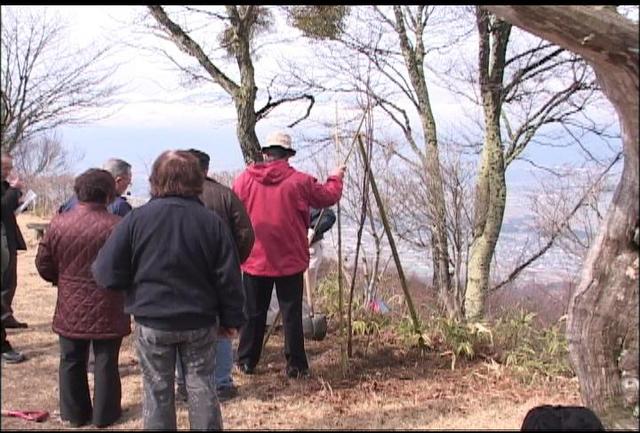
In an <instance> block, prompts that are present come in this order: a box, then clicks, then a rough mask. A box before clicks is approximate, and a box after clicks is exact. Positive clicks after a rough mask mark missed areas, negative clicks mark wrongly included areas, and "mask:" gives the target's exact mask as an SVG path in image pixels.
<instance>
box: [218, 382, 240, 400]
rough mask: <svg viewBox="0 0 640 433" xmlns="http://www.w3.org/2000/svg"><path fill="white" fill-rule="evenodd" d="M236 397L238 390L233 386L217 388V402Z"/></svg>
mask: <svg viewBox="0 0 640 433" xmlns="http://www.w3.org/2000/svg"><path fill="white" fill-rule="evenodd" d="M237 395H238V388H236V386H235V385H231V386H223V387H222V388H218V400H219V401H227V400H231V399H232V398H234V397H237Z"/></svg>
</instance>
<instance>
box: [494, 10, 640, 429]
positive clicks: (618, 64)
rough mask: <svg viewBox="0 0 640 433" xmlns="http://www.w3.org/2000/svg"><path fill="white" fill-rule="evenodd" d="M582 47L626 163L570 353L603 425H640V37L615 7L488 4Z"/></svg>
mask: <svg viewBox="0 0 640 433" xmlns="http://www.w3.org/2000/svg"><path fill="white" fill-rule="evenodd" d="M483 8H486V9H487V10H489V11H491V12H492V13H495V14H496V15H498V16H499V17H501V18H502V19H505V20H507V21H509V22H511V23H513V24H514V25H517V26H519V27H521V28H523V29H525V30H527V31H530V32H532V33H534V34H536V35H537V36H539V37H541V38H544V39H547V40H549V41H551V42H553V43H555V44H558V45H559V46H561V47H564V48H566V49H568V50H571V51H573V52H575V53H576V54H579V55H580V56H582V57H584V59H585V60H586V61H587V62H588V63H589V64H590V65H591V66H592V67H593V69H594V71H595V73H596V76H597V79H598V82H599V83H600V85H601V87H602V88H603V90H604V93H605V94H606V95H607V97H608V98H609V100H610V101H611V102H612V104H613V106H614V107H615V109H616V112H617V113H618V119H619V121H620V127H621V131H622V136H623V154H624V167H623V170H622V175H621V178H620V182H619V183H618V186H617V188H616V191H615V193H614V195H613V199H612V203H611V206H610V207H609V211H608V212H607V215H606V217H605V220H604V222H603V224H602V226H601V227H600V231H599V233H598V237H597V239H596V241H595V242H594V244H593V246H592V247H591V249H590V250H589V254H588V256H587V259H586V261H585V263H584V267H583V271H582V278H581V282H580V285H579V286H578V288H577V289H576V290H575V291H574V293H573V294H572V296H571V300H570V303H569V318H568V323H567V336H568V340H569V352H570V356H571V360H572V363H573V365H574V369H575V371H576V373H577V375H578V380H579V382H580V393H581V396H582V400H583V402H584V403H585V404H586V405H587V406H589V407H591V408H593V409H594V410H595V411H596V413H598V415H600V417H601V418H602V419H603V421H604V424H605V426H610V427H620V426H622V428H636V427H637V420H635V419H634V418H633V416H632V408H633V407H634V406H636V405H637V404H638V359H639V345H640V342H639V339H640V338H639V337H640V336H639V332H640V331H639V328H640V326H639V321H640V320H639V311H638V307H639V294H638V292H639V288H638V282H639V273H640V269H639V268H640V264H639V258H638V253H639V251H640V209H638V195H639V193H640V125H639V124H640V112H639V110H640V95H639V92H638V90H639V89H640V79H639V78H640V77H639V69H640V56H639V52H640V37H639V34H638V24H637V22H636V23H634V22H632V21H631V20H629V19H626V18H625V17H623V16H621V15H619V14H618V13H617V12H616V11H615V7H609V6H483Z"/></svg>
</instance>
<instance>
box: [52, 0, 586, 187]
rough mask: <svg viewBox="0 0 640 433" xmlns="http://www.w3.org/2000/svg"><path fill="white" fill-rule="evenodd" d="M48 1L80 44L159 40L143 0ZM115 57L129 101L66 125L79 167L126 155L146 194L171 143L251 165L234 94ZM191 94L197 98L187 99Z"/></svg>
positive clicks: (153, 64) (264, 64)
mask: <svg viewBox="0 0 640 433" xmlns="http://www.w3.org/2000/svg"><path fill="white" fill-rule="evenodd" d="M47 8H49V10H50V11H57V12H58V13H60V15H61V16H62V17H64V18H65V19H67V20H68V23H69V25H68V30H69V34H70V35H71V38H70V41H71V42H70V43H72V44H73V43H77V44H83V43H87V42H89V41H109V40H111V41H116V42H119V41H133V40H135V41H138V42H141V43H155V42H157V40H155V42H154V38H153V37H152V36H146V37H145V36H141V34H139V33H136V34H134V33H132V26H130V25H127V24H128V23H130V22H131V20H132V19H133V18H134V17H135V16H136V14H138V13H141V12H144V11H145V8H144V7H141V6H47ZM212 33H213V32H212ZM173 48H174V49H175V47H173ZM269 57H270V56H263V57H262V58H261V59H260V60H258V61H257V62H256V70H260V68H269V67H270V68H273V67H274V63H273V61H274V59H272V58H269ZM114 61H117V62H118V63H120V67H119V68H118V70H117V72H116V74H115V76H114V77H113V78H114V80H115V81H116V82H120V83H124V84H125V87H124V91H123V93H122V95H120V98H121V99H122V100H123V103H122V104H120V105H119V106H118V107H117V108H118V109H117V111H116V112H115V114H113V115H112V116H110V117H108V118H105V119H103V120H100V121H96V122H92V123H91V124H87V125H83V126H66V127H63V128H61V129H60V131H59V132H60V135H61V138H62V141H63V142H64V143H65V145H66V146H67V147H68V149H70V150H71V152H72V153H73V154H74V155H76V156H77V158H76V161H75V163H74V164H73V172H74V173H73V174H79V173H80V172H82V171H84V170H86V169H87V168H90V167H96V166H101V165H102V163H103V162H104V161H105V160H106V159H108V158H112V157H117V158H121V159H124V160H126V161H128V162H129V163H130V164H131V165H132V167H133V185H132V187H131V193H132V195H146V193H147V191H148V182H147V178H148V175H149V171H150V167H151V164H152V163H153V160H154V159H155V158H156V157H157V156H158V155H159V154H160V153H161V152H163V151H164V150H167V149H176V148H197V149H200V150H203V151H205V152H207V153H209V154H210V156H211V167H210V170H211V172H213V173H215V172H217V171H235V170H240V169H242V168H243V167H244V162H243V159H242V155H241V151H240V147H239V144H238V140H237V138H236V133H235V110H234V109H233V106H232V103H231V102H230V99H226V100H218V101H215V102H208V103H203V102H202V100H203V97H202V95H201V94H199V92H202V91H203V90H202V89H194V90H185V89H184V88H182V87H181V86H180V83H179V76H178V75H177V74H176V73H175V70H172V69H171V68H169V67H168V66H167V64H166V63H163V60H162V59H160V56H159V55H157V54H156V55H151V54H149V53H146V54H145V53H141V52H140V50H136V49H134V48H131V47H127V46H123V45H119V47H118V49H117V53H116V55H115V58H114ZM430 91H431V97H432V101H433V106H434V107H433V109H434V113H435V115H436V118H437V120H438V119H441V120H442V121H443V122H442V124H443V125H447V126H449V127H453V128H455V125H456V121H457V117H456V116H459V115H460V112H459V110H458V107H457V106H456V105H457V103H452V102H451V101H452V99H451V98H450V97H448V96H447V95H446V93H443V91H442V90H441V89H437V88H432V89H430ZM189 98H190V100H191V102H188V101H187V99H189ZM193 101H197V102H193ZM334 102H335V101H334ZM338 103H340V102H339V101H338ZM328 105H330V106H328ZM328 105H327V106H324V107H323V106H320V105H318V106H316V107H314V110H316V111H318V110H320V111H322V110H325V111H326V110H333V109H334V106H335V104H328ZM328 112H331V111H328ZM291 120H292V117H291V116H290V113H289V112H288V111H287V110H286V109H285V110H280V112H279V113H277V114H276V115H275V116H272V117H269V118H267V119H265V120H263V121H260V122H259V123H258V125H257V127H256V132H257V135H258V137H259V139H264V137H266V135H267V134H268V133H269V132H271V131H272V130H274V129H281V128H283V127H284V126H285V125H286V124H287V123H288V122H291ZM308 125H309V124H308V123H306V124H305V123H304V122H303V123H302V124H301V125H300V126H299V127H297V128H295V130H292V131H291V132H292V134H293V135H294V136H295V134H297V133H298V134H303V133H304V132H308V131H305V130H306V129H307V128H308V127H309V126H308ZM294 146H296V143H295V142H294ZM571 152H574V151H569V150H560V149H557V150H556V149H554V152H549V151H548V149H547V150H543V151H537V152H536V154H535V155H533V156H534V159H535V160H536V161H537V162H538V163H540V164H541V165H554V164H558V163H562V161H563V160H570V159H571V158H572V157H573V156H574V155H573V154H572V153H571ZM296 158H298V159H300V158H302V157H295V158H294V159H293V160H292V164H293V165H294V166H295V165H296V162H297V161H296ZM299 162H301V163H302V161H299ZM530 167H531V166H529V165H528V164H526V163H514V166H513V169H512V170H511V172H510V173H509V174H508V180H510V181H513V182H518V181H520V182H527V180H526V179H527V178H526V177H523V176H524V175H523V173H525V172H526V171H527V170H529V168H530Z"/></svg>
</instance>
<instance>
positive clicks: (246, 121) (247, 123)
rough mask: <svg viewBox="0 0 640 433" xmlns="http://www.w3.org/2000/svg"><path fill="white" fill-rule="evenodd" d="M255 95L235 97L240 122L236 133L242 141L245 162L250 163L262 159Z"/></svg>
mask: <svg viewBox="0 0 640 433" xmlns="http://www.w3.org/2000/svg"><path fill="white" fill-rule="evenodd" d="M254 101H255V95H254V96H253V97H250V96H239V97H236V98H234V102H235V105H236V113H237V115H238V123H236V135H237V136H238V141H239V142H240V149H241V150H242V156H243V158H244V162H245V163H246V164H247V165H249V164H251V163H252V162H257V161H262V152H261V151H260V142H259V141H258V137H257V136H256V112H255V110H254V107H253V105H254Z"/></svg>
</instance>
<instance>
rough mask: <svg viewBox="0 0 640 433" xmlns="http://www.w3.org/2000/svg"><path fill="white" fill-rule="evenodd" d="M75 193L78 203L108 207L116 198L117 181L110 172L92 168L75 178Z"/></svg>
mask: <svg viewBox="0 0 640 433" xmlns="http://www.w3.org/2000/svg"><path fill="white" fill-rule="evenodd" d="M73 191H74V192H75V193H76V197H78V201H82V202H88V203H104V204H105V205H106V204H107V203H110V202H111V201H112V200H113V198H114V197H115V196H116V181H115V179H114V178H113V176H112V175H111V173H109V172H108V171H106V170H102V169H100V168H90V169H89V170H87V171H85V172H84V173H82V174H80V175H79V176H78V177H76V178H75V180H74V182H73Z"/></svg>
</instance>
